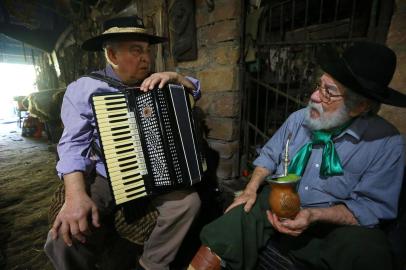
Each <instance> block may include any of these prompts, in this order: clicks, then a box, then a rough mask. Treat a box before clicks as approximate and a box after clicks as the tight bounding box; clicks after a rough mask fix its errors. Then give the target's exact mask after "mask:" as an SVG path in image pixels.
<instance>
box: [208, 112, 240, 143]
mask: <svg viewBox="0 0 406 270" xmlns="http://www.w3.org/2000/svg"><path fill="white" fill-rule="evenodd" d="M206 124H207V127H208V129H209V134H208V135H207V137H208V138H209V139H217V140H224V141H232V140H235V139H236V138H237V127H238V125H237V121H236V120H235V119H230V118H214V117H207V118H206Z"/></svg>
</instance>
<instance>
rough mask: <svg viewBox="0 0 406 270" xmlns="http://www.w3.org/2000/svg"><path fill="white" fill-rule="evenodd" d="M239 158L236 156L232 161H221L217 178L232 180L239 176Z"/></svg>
mask: <svg viewBox="0 0 406 270" xmlns="http://www.w3.org/2000/svg"><path fill="white" fill-rule="evenodd" d="M237 161H238V157H237V156H235V157H233V158H231V159H222V158H220V160H219V166H218V169H217V177H218V178H220V179H230V178H234V177H236V176H238V166H236V164H238V162H237Z"/></svg>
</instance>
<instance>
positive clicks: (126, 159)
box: [91, 84, 202, 205]
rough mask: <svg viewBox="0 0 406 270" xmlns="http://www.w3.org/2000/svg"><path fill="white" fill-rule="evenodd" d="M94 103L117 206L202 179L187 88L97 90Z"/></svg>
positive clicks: (101, 144)
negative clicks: (98, 91)
mask: <svg viewBox="0 0 406 270" xmlns="http://www.w3.org/2000/svg"><path fill="white" fill-rule="evenodd" d="M91 102H92V107H93V112H94V115H95V119H96V127H97V130H98V132H99V136H100V146H101V153H102V156H103V158H104V162H105V166H106V172H107V177H108V178H109V180H110V185H111V189H112V193H113V197H114V199H115V201H116V204H118V205H119V204H123V203H126V202H129V201H133V200H135V199H138V198H142V197H145V196H150V195H156V194H160V193H164V192H168V191H171V190H175V189H179V188H184V187H188V186H191V185H193V184H195V183H197V182H199V181H200V180H201V178H202V165H201V156H200V152H199V149H198V144H197V138H196V133H195V131H194V122H193V118H192V114H191V109H190V102H189V97H188V94H187V93H186V92H185V91H184V88H183V87H182V86H178V85H173V84H168V85H166V86H165V87H164V88H163V89H154V90H152V91H148V92H146V93H144V92H141V91H139V90H137V89H136V88H132V89H124V90H121V91H120V92H115V93H95V94H93V95H92V97H91Z"/></svg>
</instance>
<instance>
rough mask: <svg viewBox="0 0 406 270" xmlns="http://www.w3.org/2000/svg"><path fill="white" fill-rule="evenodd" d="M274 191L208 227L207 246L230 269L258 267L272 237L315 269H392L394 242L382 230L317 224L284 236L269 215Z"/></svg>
mask: <svg viewBox="0 0 406 270" xmlns="http://www.w3.org/2000/svg"><path fill="white" fill-rule="evenodd" d="M268 194H269V189H268V188H267V187H265V188H264V189H263V190H262V192H261V193H260V194H258V199H257V202H256V203H255V205H254V207H253V208H252V209H251V211H250V212H249V213H245V211H244V210H243V207H242V206H239V207H236V208H234V209H232V210H231V211H230V212H228V213H227V214H225V215H223V216H222V217H220V218H219V219H217V220H215V221H213V222H212V223H210V224H208V225H207V226H205V227H204V228H203V230H202V232H201V239H202V242H203V244H204V245H207V246H208V247H210V248H211V249H212V250H213V251H214V252H215V253H216V254H217V255H218V256H220V257H221V259H222V260H224V261H225V263H226V269H235V270H242V269H244V270H250V269H255V267H256V263H257V258H258V253H259V252H260V251H261V249H263V248H264V247H265V245H266V244H267V243H268V240H269V239H271V238H272V241H271V242H272V243H277V244H278V248H280V249H281V252H282V253H284V254H285V255H287V256H290V257H291V258H293V259H294V260H295V261H297V262H299V263H300V264H302V265H304V266H307V268H309V269H333V270H350V269H368V270H371V269H377V270H378V269H391V268H392V262H391V254H390V248H389V244H388V241H387V239H386V236H385V234H384V233H383V232H382V231H380V230H378V229H369V228H364V227H360V226H332V225H328V224H317V225H314V226H312V227H310V228H309V229H308V230H307V231H306V232H304V233H303V234H302V235H300V236H299V237H290V236H287V235H282V234H280V233H279V232H277V231H276V230H274V229H273V227H272V226H271V224H270V223H269V221H268V219H267V217H266V212H265V211H266V210H267V209H268V208H269V207H268V201H267V198H268Z"/></svg>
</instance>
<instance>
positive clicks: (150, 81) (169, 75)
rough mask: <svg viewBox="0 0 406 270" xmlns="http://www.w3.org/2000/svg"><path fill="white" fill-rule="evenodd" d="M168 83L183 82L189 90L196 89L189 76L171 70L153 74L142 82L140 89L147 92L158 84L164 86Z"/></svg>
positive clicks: (159, 86)
mask: <svg viewBox="0 0 406 270" xmlns="http://www.w3.org/2000/svg"><path fill="white" fill-rule="evenodd" d="M167 83H174V84H181V85H183V86H184V87H185V88H186V89H188V90H191V91H193V90H196V89H195V86H194V84H193V83H192V82H191V81H189V80H188V79H187V78H185V77H184V76H182V75H180V74H179V73H176V72H169V71H168V72H158V73H153V74H151V76H149V77H148V78H146V79H145V80H144V81H143V82H142V84H141V86H140V90H141V91H143V92H147V91H149V90H152V89H154V88H155V87H156V86H158V88H163V87H164V86H165V84H167Z"/></svg>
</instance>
